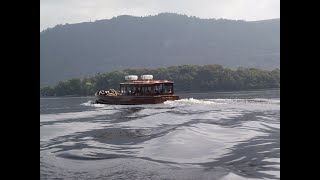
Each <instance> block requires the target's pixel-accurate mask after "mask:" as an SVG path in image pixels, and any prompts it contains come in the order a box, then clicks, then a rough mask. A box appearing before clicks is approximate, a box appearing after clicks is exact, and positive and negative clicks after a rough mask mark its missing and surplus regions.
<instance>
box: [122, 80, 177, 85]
mask: <svg viewBox="0 0 320 180" xmlns="http://www.w3.org/2000/svg"><path fill="white" fill-rule="evenodd" d="M157 84H173V82H172V81H168V80H135V81H128V82H124V83H120V85H157Z"/></svg>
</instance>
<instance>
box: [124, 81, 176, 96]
mask: <svg viewBox="0 0 320 180" xmlns="http://www.w3.org/2000/svg"><path fill="white" fill-rule="evenodd" d="M120 92H121V93H122V94H124V95H129V96H130V95H161V94H173V85H172V84H159V85H157V86H130V85H127V86H125V85H122V86H121V87H120Z"/></svg>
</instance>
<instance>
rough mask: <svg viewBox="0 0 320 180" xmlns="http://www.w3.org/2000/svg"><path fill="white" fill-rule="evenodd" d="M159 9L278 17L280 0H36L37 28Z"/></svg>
mask: <svg viewBox="0 0 320 180" xmlns="http://www.w3.org/2000/svg"><path fill="white" fill-rule="evenodd" d="M162 12H171V13H179V14H186V15H188V16H197V17H200V18H226V19H241V20H248V21H252V20H262V19H273V18H280V0H40V31H41V30H43V29H46V28H48V27H53V26H55V25H57V24H65V23H69V24H71V23H78V22H86V21H95V20H99V19H110V18H112V17H115V16H119V15H134V16H147V15H156V14H158V13H162Z"/></svg>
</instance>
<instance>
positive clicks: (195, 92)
mask: <svg viewBox="0 0 320 180" xmlns="http://www.w3.org/2000/svg"><path fill="white" fill-rule="evenodd" d="M273 90H274V91H276V90H279V91H280V88H265V89H246V90H243V89H242V90H226V91H222V90H219V91H218V90H217V91H178V92H176V93H175V94H177V95H179V94H205V93H234V92H255V91H273ZM94 97H95V96H94V95H92V96H77V95H68V96H40V99H42V98H43V99H54V98H94Z"/></svg>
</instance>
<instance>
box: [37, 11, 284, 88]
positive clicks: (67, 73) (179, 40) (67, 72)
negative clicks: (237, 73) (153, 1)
mask: <svg viewBox="0 0 320 180" xmlns="http://www.w3.org/2000/svg"><path fill="white" fill-rule="evenodd" d="M40 62H41V68H40V86H41V85H48V84H51V85H53V84H56V83H57V82H59V81H60V80H65V79H71V78H74V77H85V76H88V75H93V74H95V73H97V72H111V71H113V70H121V69H127V68H157V67H168V66H176V65H182V64H199V65H204V64H221V65H223V66H225V67H235V68H236V67H239V66H243V67H255V68H262V69H274V68H278V67H279V66H280V19H273V20H264V21H252V22H247V21H236V20H225V19H200V18H197V17H189V16H185V15H178V14H171V13H163V14H159V15H156V16H147V17H134V16H127V15H125V16H118V17H115V18H112V19H109V20H99V21H95V22H84V23H78V24H66V25H58V26H56V27H54V28H50V29H47V30H44V31H42V32H40Z"/></svg>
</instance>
